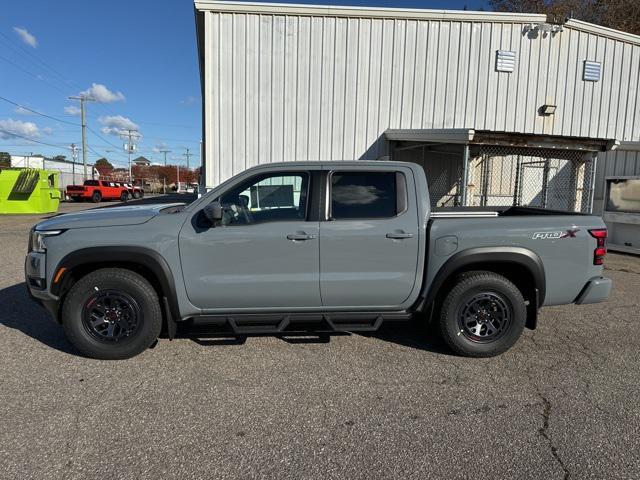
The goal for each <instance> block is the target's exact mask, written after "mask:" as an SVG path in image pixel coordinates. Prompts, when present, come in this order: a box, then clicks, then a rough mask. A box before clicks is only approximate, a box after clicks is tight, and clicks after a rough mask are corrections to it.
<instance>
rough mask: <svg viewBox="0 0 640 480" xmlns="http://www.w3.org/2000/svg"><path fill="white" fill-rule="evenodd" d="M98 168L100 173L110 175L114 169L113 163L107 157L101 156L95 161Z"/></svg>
mask: <svg viewBox="0 0 640 480" xmlns="http://www.w3.org/2000/svg"><path fill="white" fill-rule="evenodd" d="M95 167H96V170H98V173H99V174H100V175H108V174H109V173H111V172H112V171H113V165H111V162H109V160H107V159H106V158H100V159H98V160H97V161H96V163H95Z"/></svg>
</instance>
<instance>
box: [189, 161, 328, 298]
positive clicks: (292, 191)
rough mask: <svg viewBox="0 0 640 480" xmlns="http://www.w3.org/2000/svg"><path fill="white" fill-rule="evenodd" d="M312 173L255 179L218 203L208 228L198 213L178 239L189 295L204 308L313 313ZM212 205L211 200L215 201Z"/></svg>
mask: <svg viewBox="0 0 640 480" xmlns="http://www.w3.org/2000/svg"><path fill="white" fill-rule="evenodd" d="M309 185H310V173H309V172H307V171H304V170H287V171H279V172H269V173H263V174H256V175H255V176H253V177H251V178H249V179H247V180H244V181H241V182H240V183H239V184H236V185H235V186H232V187H230V189H229V190H227V191H226V192H225V193H223V194H222V195H221V196H220V197H219V199H218V200H219V201H220V202H221V203H222V206H223V211H224V216H223V219H222V220H221V221H220V222H219V224H218V225H215V226H210V225H208V224H206V221H204V220H203V217H202V213H201V212H198V213H196V214H195V216H194V218H193V219H192V222H190V223H187V224H185V226H184V228H183V230H182V232H181V233H180V256H181V259H182V269H183V275H184V281H185V285H186V288H187V295H188V297H189V299H190V300H191V302H192V303H193V304H194V305H195V306H197V307H199V308H202V309H205V310H212V309H218V308H219V309H224V310H225V311H229V310H232V309H252V308H268V307H273V308H274V309H277V310H289V309H299V308H305V307H318V306H320V305H321V302H320V289H319V223H318V221H317V218H315V219H314V220H313V221H310V220H308V203H309V193H310V190H309ZM212 201H213V199H212Z"/></svg>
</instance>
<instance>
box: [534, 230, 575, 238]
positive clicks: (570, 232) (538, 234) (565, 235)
mask: <svg viewBox="0 0 640 480" xmlns="http://www.w3.org/2000/svg"><path fill="white" fill-rule="evenodd" d="M579 231H580V229H579V228H570V229H569V230H566V231H564V232H536V233H534V234H533V237H531V238H533V239H534V240H549V239H555V238H576V233H578V232H579Z"/></svg>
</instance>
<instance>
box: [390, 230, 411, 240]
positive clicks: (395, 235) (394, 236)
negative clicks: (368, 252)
mask: <svg viewBox="0 0 640 480" xmlns="http://www.w3.org/2000/svg"><path fill="white" fill-rule="evenodd" d="M387 238H391V239H393V240H402V239H404V238H413V233H405V232H402V231H400V232H392V233H387Z"/></svg>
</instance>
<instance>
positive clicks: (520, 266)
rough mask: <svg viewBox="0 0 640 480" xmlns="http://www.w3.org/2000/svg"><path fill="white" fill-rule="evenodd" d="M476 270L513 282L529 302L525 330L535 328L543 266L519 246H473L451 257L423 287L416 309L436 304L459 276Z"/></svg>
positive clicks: (543, 285) (542, 289)
mask: <svg viewBox="0 0 640 480" xmlns="http://www.w3.org/2000/svg"><path fill="white" fill-rule="evenodd" d="M476 270H485V271H490V272H494V273H497V274H500V275H503V276H504V277H506V278H507V279H509V280H510V281H511V282H512V283H514V284H515V285H516V287H517V288H518V289H519V290H520V292H521V293H522V295H523V297H524V298H525V299H526V300H528V301H529V306H528V308H527V327H529V328H535V327H536V323H537V311H538V308H539V307H540V306H542V304H543V302H544V298H545V294H546V280H545V272H544V264H543V263H542V259H541V258H540V257H539V256H538V254H536V253H535V252H533V251H531V250H529V249H527V248H523V247H476V248H470V249H467V250H463V251H461V252H458V253H456V254H454V255H453V256H452V257H451V258H450V259H449V260H447V262H446V263H445V264H444V265H442V267H440V269H439V270H438V273H436V275H435V277H434V278H433V280H432V281H431V282H430V284H429V285H426V284H425V285H424V287H423V291H422V293H421V300H420V303H419V304H418V307H417V309H419V310H424V309H425V308H430V307H431V306H435V305H437V303H438V300H439V299H440V298H441V297H442V294H443V292H446V291H448V289H449V287H451V286H452V285H453V283H454V282H455V281H456V279H457V277H458V276H459V275H460V274H462V273H465V272H470V271H476Z"/></svg>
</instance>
